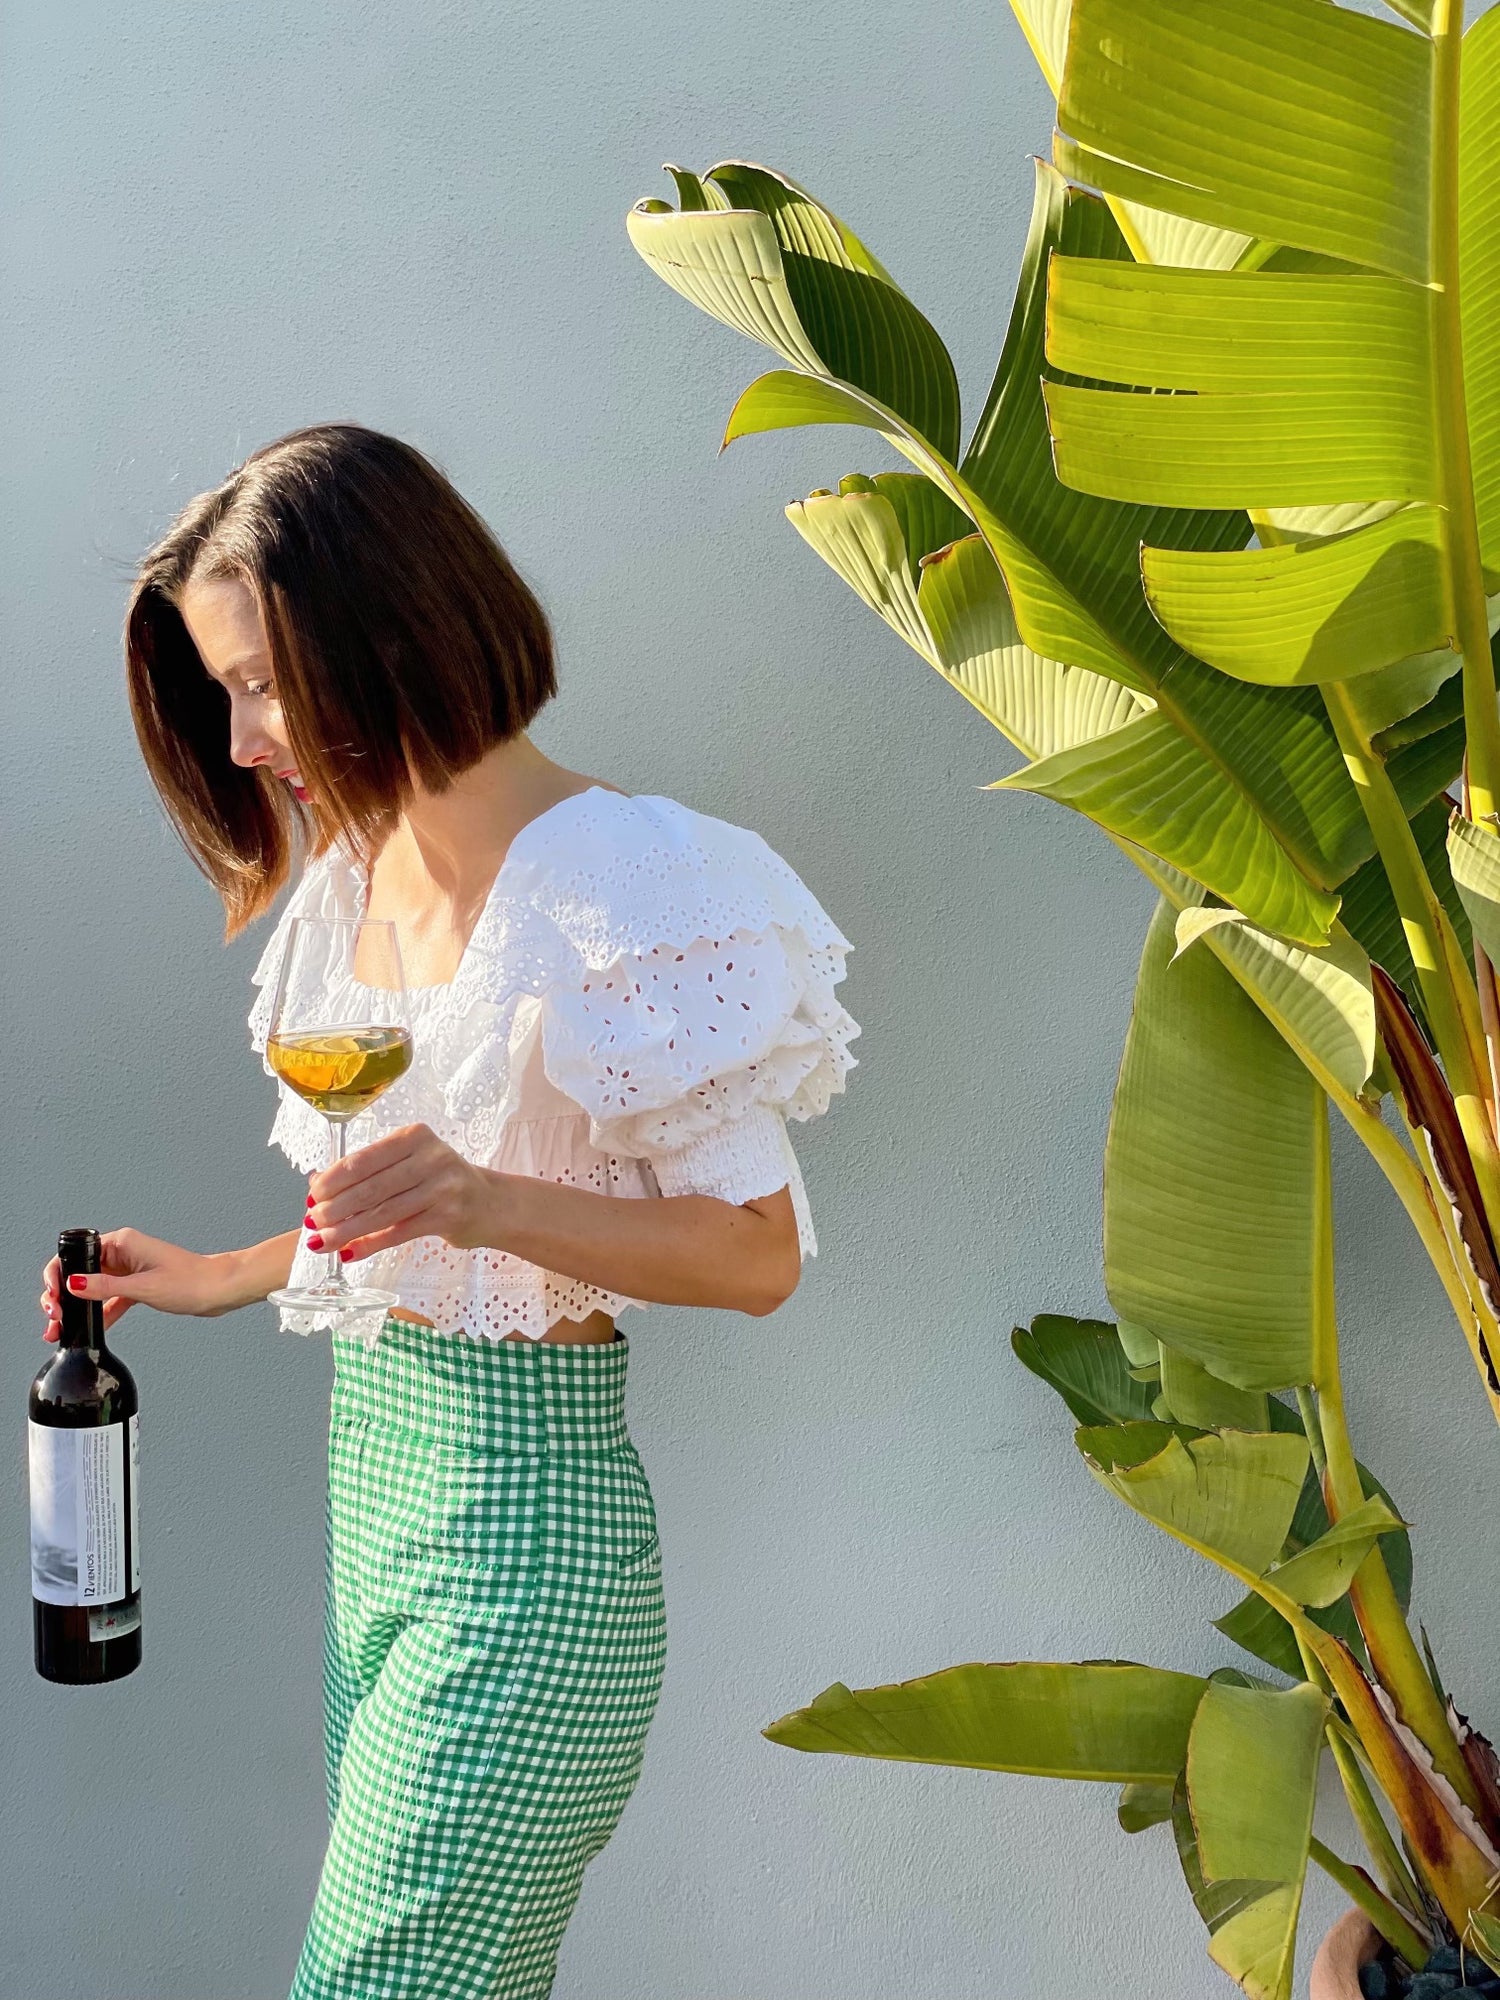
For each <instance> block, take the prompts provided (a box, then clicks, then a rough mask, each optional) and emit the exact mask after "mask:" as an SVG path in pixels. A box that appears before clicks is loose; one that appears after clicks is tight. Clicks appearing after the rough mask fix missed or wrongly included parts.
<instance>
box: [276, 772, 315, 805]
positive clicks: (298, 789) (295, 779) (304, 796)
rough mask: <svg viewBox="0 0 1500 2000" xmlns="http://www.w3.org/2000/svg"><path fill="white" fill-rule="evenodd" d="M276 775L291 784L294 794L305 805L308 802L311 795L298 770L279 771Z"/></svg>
mask: <svg viewBox="0 0 1500 2000" xmlns="http://www.w3.org/2000/svg"><path fill="white" fill-rule="evenodd" d="M276 775H277V777H278V778H281V779H283V780H284V781H285V782H286V783H287V784H289V785H290V786H291V788H292V791H293V793H294V795H295V796H296V797H297V798H298V799H299V800H300V801H301V803H302V804H303V805H306V804H307V802H308V798H309V796H310V795H309V793H308V789H307V787H306V785H304V784H303V782H302V779H301V777H300V776H299V775H298V773H297V772H296V771H278V772H277V773H276Z"/></svg>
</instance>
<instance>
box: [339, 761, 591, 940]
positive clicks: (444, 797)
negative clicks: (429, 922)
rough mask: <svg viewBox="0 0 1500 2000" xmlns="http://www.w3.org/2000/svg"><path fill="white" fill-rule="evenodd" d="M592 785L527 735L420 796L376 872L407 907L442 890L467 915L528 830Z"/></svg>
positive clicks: (405, 815)
mask: <svg viewBox="0 0 1500 2000" xmlns="http://www.w3.org/2000/svg"><path fill="white" fill-rule="evenodd" d="M591 782H592V781H591V780H590V779H588V778H584V777H581V776H580V775H579V773H578V772H576V771H568V770H564V768H563V767H562V765H560V764H554V763H553V761H552V759H551V758H550V757H546V756H544V755H543V754H542V752H541V751H540V750H538V749H537V747H536V745H535V744H534V743H533V742H532V741H531V739H530V738H529V737H527V736H518V737H515V738H514V739H513V740H512V741H511V742H509V743H497V744H496V745H495V747H494V749H493V750H490V751H488V752H487V753H486V754H485V755H484V756H483V757H481V758H480V760H479V762H478V763H477V764H474V765H472V766H471V767H470V768H469V769H468V770H467V771H465V772H464V773H463V774H462V776H461V777H458V778H455V779H454V781H453V783H452V784H451V785H450V786H449V787H448V789H447V790H446V791H445V792H428V791H420V790H419V791H417V792H416V793H414V795H413V797H412V799H411V800H410V802H409V804H408V805H407V808H406V810H405V812H404V813H403V814H402V815H401V818H400V819H399V820H398V821H397V823H396V826H395V828H394V830H393V831H392V833H391V835H390V837H389V839H388V840H387V841H386V843H385V845H384V847H383V848H382V849H381V851H380V855H379V858H378V860H377V863H376V867H377V868H378V870H379V872H380V874H381V875H382V876H383V877H384V879H385V882H386V883H387V885H388V886H389V888H391V889H392V890H394V891H395V893H396V894H397V896H398V897H399V898H400V900H401V901H403V902H405V901H407V895H408V893H409V894H410V896H411V899H412V900H413V901H417V902H428V901H430V899H431V895H432V891H433V890H434V889H436V890H437V892H438V893H439V894H440V895H441V896H442V897H443V898H444V900H446V901H447V902H449V903H451V904H452V906H453V908H454V909H455V911H461V910H463V909H464V908H465V906H466V905H469V904H472V903H476V902H482V901H483V900H484V897H485V895H486V893H487V892H488V890H489V887H490V885H491V883H492V882H493V881H494V879H495V876H496V874H497V873H498V872H499V869H500V866H501V863H502V862H503V861H504V859H505V856H506V854H507V852H508V851H509V848H510V844H511V842H512V840H514V839H515V837H516V835H517V834H518V833H519V832H520V830H521V828H522V827H523V826H525V825H527V824H528V823H529V822H530V821H531V820H533V819H535V818H536V817H537V815H538V814H539V813H544V812H546V811H547V810H548V809H549V808H550V807H552V806H555V805H556V804H557V803H558V802H559V801H560V800H562V799H565V798H568V797H570V796H571V795H572V794H573V793H575V792H580V791H585V790H587V789H588V787H589V785H590V783H591ZM424 892H425V893H424Z"/></svg>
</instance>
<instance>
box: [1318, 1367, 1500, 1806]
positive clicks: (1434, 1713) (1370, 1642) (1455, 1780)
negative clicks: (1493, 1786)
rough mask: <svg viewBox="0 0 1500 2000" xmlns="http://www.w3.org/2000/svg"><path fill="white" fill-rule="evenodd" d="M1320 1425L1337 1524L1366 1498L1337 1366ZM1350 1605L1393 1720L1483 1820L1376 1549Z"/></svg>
mask: <svg viewBox="0 0 1500 2000" xmlns="http://www.w3.org/2000/svg"><path fill="white" fill-rule="evenodd" d="M1318 1417H1319V1421H1320V1424H1321V1427H1322V1431H1323V1445H1324V1449H1325V1450H1326V1452H1327V1454H1328V1471H1327V1475H1326V1476H1325V1478H1324V1481H1323V1492H1324V1496H1325V1498H1326V1500H1327V1503H1328V1512H1329V1516H1330V1518H1331V1519H1333V1520H1338V1519H1339V1517H1340V1516H1341V1515H1344V1514H1348V1513H1350V1512H1352V1511H1353V1509H1354V1508H1356V1507H1357V1506H1359V1504H1360V1502H1361V1501H1362V1500H1363V1499H1364V1498H1365V1491H1364V1484H1363V1482H1362V1481H1361V1479H1360V1476H1359V1466H1358V1464H1357V1463H1356V1461H1355V1457H1354V1447H1353V1445H1352V1444H1351V1442H1350V1439H1349V1427H1348V1424H1347V1422H1346V1421H1345V1417H1344V1396H1343V1384H1342V1382H1341V1380H1340V1377H1339V1372H1338V1367H1337V1363H1336V1361H1335V1365H1334V1366H1333V1367H1332V1368H1331V1369H1329V1371H1328V1373H1327V1376H1326V1378H1325V1379H1324V1381H1322V1382H1320V1383H1319V1384H1318ZM1349 1602H1350V1604H1351V1605H1352V1607H1353V1610H1354V1615H1355V1617H1356V1618H1357V1619H1358V1620H1359V1629H1360V1632H1361V1633H1362V1635H1363V1637H1364V1642H1365V1647H1366V1650H1367V1651H1368V1653H1369V1655H1370V1665H1371V1667H1372V1668H1373V1669H1374V1671H1375V1674H1376V1676H1377V1678H1378V1679H1379V1681H1380V1684H1381V1686H1382V1687H1383V1688H1384V1689H1385V1691H1386V1693H1387V1694H1388V1695H1390V1697H1391V1699H1392V1700H1393V1701H1394V1702H1395V1704H1396V1712H1397V1714H1398V1715H1399V1716H1400V1718H1401V1720H1402V1721H1403V1722H1404V1723H1405V1725H1406V1727H1407V1728H1408V1729H1409V1730H1411V1732H1412V1734H1413V1735H1414V1736H1416V1737H1417V1738H1418V1739H1419V1740H1420V1741H1421V1743H1422V1745H1423V1746H1424V1748H1425V1749H1426V1751H1427V1753H1428V1755H1429V1756H1430V1757H1431V1759H1432V1762H1433V1767H1434V1769H1435V1770H1437V1771H1438V1772H1440V1773H1441V1775H1442V1776H1443V1777H1445V1778H1446V1779H1447V1780H1448V1782H1449V1784H1450V1785H1452V1787H1453V1789H1454V1791H1456V1792H1457V1793H1458V1796H1459V1797H1460V1798H1461V1799H1462V1800H1463V1802H1464V1804H1465V1805H1466V1806H1467V1807H1468V1808H1469V1810H1470V1811H1471V1812H1473V1813H1474V1814H1475V1815H1476V1816H1477V1817H1479V1818H1480V1819H1481V1820H1482V1819H1483V1810H1484V1809H1483V1806H1482V1804H1481V1802H1480V1798H1479V1794H1478V1791H1477V1789H1476V1787H1475V1784H1474V1779H1473V1776H1472V1774H1471V1772H1470V1770H1469V1767H1468V1765H1467V1764H1466V1763H1465V1762H1464V1757H1463V1752H1462V1750H1460V1748H1459V1746H1458V1739H1457V1738H1456V1737H1455V1736H1454V1734H1453V1730H1452V1727H1451V1725H1450V1723H1449V1721H1448V1716H1447V1712H1446V1710H1445V1709H1444V1707H1443V1704H1442V1702H1441V1701H1440V1700H1439V1699H1438V1694H1437V1690H1436V1688H1434V1687H1433V1685H1432V1681H1431V1678H1430V1677H1429V1675H1428V1672H1427V1668H1426V1665H1425V1664H1424V1662H1423V1659H1422V1655H1421V1654H1420V1652H1419V1651H1418V1650H1417V1643H1416V1641H1415V1640H1414V1639H1413V1638H1412V1636H1411V1631H1410V1629H1409V1627H1408V1626H1407V1623H1406V1616H1405V1613H1404V1612H1403V1611H1402V1609H1401V1601H1400V1599H1399V1598H1398V1597H1397V1595H1396V1587H1395V1585H1394V1584H1393V1583H1392V1582H1391V1573H1390V1571H1389V1569H1387V1567H1386V1562H1385V1557H1384V1555H1383V1554H1382V1553H1381V1551H1380V1548H1379V1545H1378V1544H1377V1545H1376V1547H1374V1548H1373V1549H1371V1551H1370V1553H1369V1554H1368V1555H1367V1556H1366V1557H1365V1559H1364V1561H1363V1562H1362V1563H1361V1564H1360V1566H1359V1569H1358V1572H1357V1573H1356V1575H1355V1578H1354V1581H1353V1583H1352V1584H1351V1585H1350V1586H1349Z"/></svg>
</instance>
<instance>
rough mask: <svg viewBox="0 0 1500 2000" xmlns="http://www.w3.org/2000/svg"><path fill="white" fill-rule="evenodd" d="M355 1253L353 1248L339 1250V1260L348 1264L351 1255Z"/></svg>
mask: <svg viewBox="0 0 1500 2000" xmlns="http://www.w3.org/2000/svg"><path fill="white" fill-rule="evenodd" d="M353 1255H354V1252H353V1251H352V1250H340V1252H339V1262H340V1263H341V1264H347V1263H348V1261H349V1259H350V1258H351V1257H352V1256H353Z"/></svg>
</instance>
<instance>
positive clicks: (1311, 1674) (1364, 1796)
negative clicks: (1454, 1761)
mask: <svg viewBox="0 0 1500 2000" xmlns="http://www.w3.org/2000/svg"><path fill="white" fill-rule="evenodd" d="M1293 1637H1294V1638H1295V1639H1296V1641H1297V1650H1298V1652H1299V1653H1300V1654H1301V1655H1302V1671H1303V1673H1304V1674H1305V1675H1306V1676H1307V1678H1308V1679H1309V1680H1310V1681H1311V1682H1312V1684H1313V1686H1314V1687H1315V1688H1318V1689H1320V1690H1321V1692H1322V1693H1324V1694H1330V1693H1331V1692H1332V1683H1331V1682H1330V1680H1329V1678H1328V1676H1327V1674H1325V1673H1324V1671H1323V1668H1322V1665H1321V1663H1320V1662H1319V1660H1318V1658H1317V1655H1316V1654H1315V1653H1314V1652H1313V1650H1312V1648H1311V1647H1310V1646H1308V1645H1307V1644H1306V1643H1305V1642H1304V1640H1303V1639H1302V1637H1301V1635H1300V1634H1298V1633H1294V1634H1293ZM1324 1734H1325V1736H1326V1737H1327V1739H1328V1747H1329V1749H1330V1750H1331V1751H1332V1752H1333V1761H1334V1764H1335V1766H1336V1767H1337V1769H1338V1774H1339V1782H1340V1783H1341V1784H1342V1785H1343V1787H1344V1797H1345V1798H1346V1799H1347V1800H1348V1802H1349V1812H1350V1816H1351V1817H1352V1818H1353V1821H1354V1824H1355V1825H1356V1826H1357V1827H1358V1828H1359V1832H1360V1837H1361V1839H1362V1840H1363V1841H1364V1843H1365V1846H1366V1848H1367V1849H1368V1851H1369V1855H1370V1859H1371V1860H1372V1861H1373V1862H1374V1863H1375V1866H1376V1867H1377V1868H1378V1869H1379V1870H1380V1874H1381V1877H1382V1879H1383V1880H1384V1882H1385V1886H1386V1888H1387V1890H1388V1891H1389V1893H1390V1894H1391V1896H1392V1897H1393V1898H1394V1899H1395V1900H1396V1902H1398V1903H1400V1904H1402V1905H1403V1906H1404V1907H1405V1908H1406V1909H1407V1910H1408V1911H1409V1912H1410V1913H1411V1914H1412V1915H1413V1916H1416V1915H1417V1914H1418V1913H1419V1912H1420V1911H1421V1910H1422V1908H1423V1903H1422V1892H1421V1890H1420V1889H1419V1888H1418V1887H1417V1885H1416V1882H1415V1881H1414V1880H1413V1878H1412V1874H1411V1870H1410V1869H1409V1868H1408V1867H1407V1865H1406V1862H1405V1860H1404V1859H1403V1857H1402V1854H1401V1849H1400V1848H1399V1847H1398V1846H1397V1845H1396V1838H1395V1835H1394V1834H1393V1833H1392V1832H1391V1830H1390V1828H1389V1827H1388V1826H1387V1825H1386V1822H1385V1815H1384V1813H1382V1812H1381V1810H1380V1807H1379V1806H1378V1805H1377V1804H1376V1801H1375V1795H1374V1793H1373V1792H1372V1791H1371V1790H1370V1784H1369V1780H1368V1779H1367V1778H1366V1776H1365V1774H1364V1770H1363V1767H1362V1766H1361V1764H1360V1761H1359V1757H1358V1754H1357V1746H1358V1743H1359V1738H1358V1737H1357V1736H1355V1735H1354V1734H1353V1732H1352V1731H1350V1730H1348V1729H1347V1726H1346V1725H1345V1724H1344V1723H1342V1722H1340V1721H1339V1719H1338V1717H1337V1716H1335V1715H1330V1716H1329V1718H1328V1726H1327V1728H1326V1729H1325V1731H1324Z"/></svg>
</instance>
